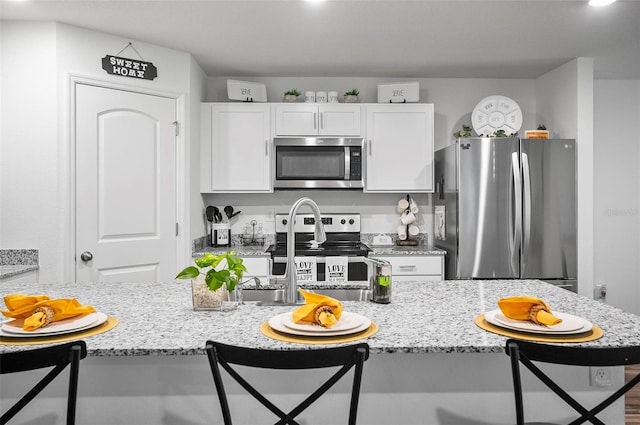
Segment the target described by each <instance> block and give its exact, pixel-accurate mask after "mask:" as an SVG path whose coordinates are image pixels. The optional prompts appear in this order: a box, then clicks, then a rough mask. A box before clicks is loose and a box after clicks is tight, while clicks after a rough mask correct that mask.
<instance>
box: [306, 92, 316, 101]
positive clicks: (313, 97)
mask: <svg viewBox="0 0 640 425" xmlns="http://www.w3.org/2000/svg"><path fill="white" fill-rule="evenodd" d="M304 101H305V102H307V103H313V102H315V101H316V92H314V91H306V92H304Z"/></svg>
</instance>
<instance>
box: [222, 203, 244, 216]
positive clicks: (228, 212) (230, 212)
mask: <svg viewBox="0 0 640 425" xmlns="http://www.w3.org/2000/svg"><path fill="white" fill-rule="evenodd" d="M241 212H242V211H236V212H233V207H232V206H231V205H227V206H226V207H224V213H225V214H226V215H227V218H228V219H229V220H231V219H232V218H233V217H235V216H237V215H238V214H240V213H241Z"/></svg>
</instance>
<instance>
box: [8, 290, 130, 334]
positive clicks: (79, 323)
mask: <svg viewBox="0 0 640 425" xmlns="http://www.w3.org/2000/svg"><path fill="white" fill-rule="evenodd" d="M4 303H5V306H6V307H7V310H0V312H1V313H2V315H3V316H4V318H3V319H2V321H0V344H3V345H35V344H46V343H59V342H66V341H73V340H77V339H81V338H86V337H89V336H92V335H97V334H100V333H103V332H106V331H108V330H111V329H113V328H114V327H115V326H116V325H117V324H118V319H116V318H115V317H113V316H109V315H107V314H106V313H104V312H101V311H97V310H96V309H95V308H94V307H92V306H90V305H84V304H81V303H80V302H79V301H78V300H76V299H75V298H58V299H52V298H50V297H49V296H47V295H25V294H10V295H6V296H5V297H4Z"/></svg>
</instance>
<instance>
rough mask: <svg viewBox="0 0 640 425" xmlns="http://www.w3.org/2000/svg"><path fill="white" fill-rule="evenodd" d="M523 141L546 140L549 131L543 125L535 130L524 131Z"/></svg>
mask: <svg viewBox="0 0 640 425" xmlns="http://www.w3.org/2000/svg"><path fill="white" fill-rule="evenodd" d="M524 138H525V139H548V138H549V130H547V127H545V126H544V125H543V124H540V125H539V126H538V129H537V130H525V132H524Z"/></svg>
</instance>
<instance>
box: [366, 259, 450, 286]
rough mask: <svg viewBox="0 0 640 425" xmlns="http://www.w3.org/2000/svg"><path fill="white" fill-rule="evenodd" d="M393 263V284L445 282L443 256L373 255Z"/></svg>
mask: <svg viewBox="0 0 640 425" xmlns="http://www.w3.org/2000/svg"><path fill="white" fill-rule="evenodd" d="M372 257H373V258H378V259H380V260H387V261H388V262H390V263H391V273H392V276H393V282H407V281H425V280H444V256H443V255H389V256H380V255H372Z"/></svg>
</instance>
